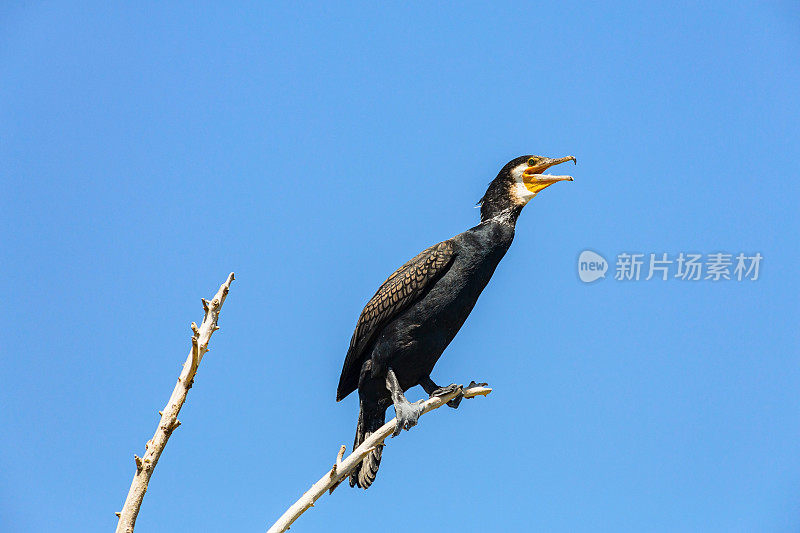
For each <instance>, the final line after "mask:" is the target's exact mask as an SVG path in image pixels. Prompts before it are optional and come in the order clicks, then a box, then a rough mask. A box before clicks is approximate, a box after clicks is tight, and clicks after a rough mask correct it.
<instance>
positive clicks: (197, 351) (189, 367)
mask: <svg viewBox="0 0 800 533" xmlns="http://www.w3.org/2000/svg"><path fill="white" fill-rule="evenodd" d="M233 280H234V277H233V272H231V273H230V274H229V275H228V279H227V280H225V283H223V284H222V285H221V286H220V288H219V290H218V291H217V294H216V295H214V298H212V299H211V301H208V300H206V299H205V298H203V299H202V302H203V311H205V316H204V317H203V321H202V322H201V323H200V326H199V327H198V326H197V324H195V323H194V322H192V325H191V328H192V347H191V349H190V350H189V356H188V357H187V358H186V362H185V363H183V370H182V371H181V375H180V377H179V378H178V383H176V384H175V388H174V389H173V391H172V395H171V396H170V398H169V401H168V402H167V405H166V407H164V410H163V411H159V414H160V415H161V420H160V421H159V423H158V428H157V429H156V432H155V434H154V435H153V438H152V439H150V440H149V441H147V443H146V444H145V445H144V446H145V453H144V455H143V456H142V457H139V456H138V455H134V456H133V460H134V463H135V465H136V472H135V473H134V475H133V481H132V482H131V488H130V490H129V491H128V497H127V498H126V499H125V505H124V506H123V507H122V511H121V512H119V513H117V516H119V521H118V522H117V533H133V528H134V525H135V524H136V517H137V516H138V515H139V509H140V508H141V506H142V500H143V499H144V494H145V492H147V485H148V483H149V482H150V477H151V476H152V475H153V470H155V468H156V464H157V463H158V459H159V457H161V453H162V452H163V451H164V447H165V446H166V445H167V441H168V440H169V437H170V436H171V435H172V432H173V431H175V429H176V428H177V427H178V426H180V425H181V423H180V421H179V420H178V413H180V410H181V407H183V403H184V402H185V401H186V395H187V394H188V393H189V389H191V388H192V383H193V382H194V376H195V374H196V373H197V367H198V365H199V364H200V361H202V360H203V355H205V353H206V352H207V351H208V341H209V340H211V335H212V334H213V333H214V332H215V331H217V330H218V329H219V326H217V320H219V312H220V310H221V309H222V304H224V303H225V298H226V297H227V296H228V290H229V289H230V287H231V282H232V281H233Z"/></svg>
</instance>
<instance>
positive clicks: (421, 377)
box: [336, 155, 577, 489]
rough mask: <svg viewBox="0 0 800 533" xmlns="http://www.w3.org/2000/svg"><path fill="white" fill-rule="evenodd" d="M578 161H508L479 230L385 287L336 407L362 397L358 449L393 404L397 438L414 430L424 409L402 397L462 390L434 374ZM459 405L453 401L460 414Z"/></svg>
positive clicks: (487, 199)
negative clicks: (546, 195)
mask: <svg viewBox="0 0 800 533" xmlns="http://www.w3.org/2000/svg"><path fill="white" fill-rule="evenodd" d="M565 161H573V162H576V163H577V161H576V159H575V158H574V157H573V156H568V157H562V158H559V159H550V158H547V157H540V156H535V155H525V156H521V157H517V158H516V159H512V160H511V161H509V162H508V163H507V164H506V165H505V166H504V167H503V168H502V169H501V170H500V172H499V173H498V174H497V177H496V178H495V179H494V180H492V182H491V183H490V184H489V187H488V189H487V190H486V194H484V195H483V198H481V200H480V201H479V202H478V203H479V205H480V207H481V222H480V224H478V225H477V226H475V227H474V228H471V229H468V230H467V231H465V232H464V233H460V234H458V235H456V236H455V237H453V238H451V239H448V240H446V241H443V242H440V243H439V244H435V245H433V246H431V247H430V248H427V249H426V250H423V251H422V252H420V253H419V254H418V255H416V256H415V257H414V258H412V259H411V260H410V261H408V262H407V263H406V264H404V265H403V266H401V267H400V268H398V269H397V270H396V271H395V272H394V274H392V275H391V276H389V278H388V279H387V280H386V281H384V282H383V285H381V286H380V288H379V289H378V292H376V293H375V295H374V296H373V297H372V298H371V299H370V301H369V302H367V305H366V307H364V310H363V311H362V312H361V316H359V318H358V323H357V324H356V329H355V332H353V337H352V339H351V340H350V348H349V349H348V350H347V356H346V357H345V361H344V366H343V367H342V375H341V377H340V378H339V386H338V388H337V391H336V401H339V400H341V399H343V398H344V397H345V396H347V395H348V394H350V393H351V392H353V391H354V390H356V389H358V395H359V399H360V411H359V414H358V426H357V428H356V438H355V442H354V444H353V449H355V448H356V447H357V446H359V445H360V444H361V443H362V442H364V439H366V438H367V437H368V436H369V435H370V434H371V433H373V432H374V431H376V430H377V429H378V428H380V427H381V426H382V425H383V424H384V423H385V418H384V417H385V414H386V409H387V408H388V407H389V406H390V405H392V404H394V408H395V413H396V415H397V426H396V428H395V432H394V434H395V435H397V434H399V433H400V431H401V430H402V429H403V428H405V429H409V428H411V427H413V426H414V425H416V423H417V419H418V418H419V415H420V404H421V403H422V401H419V402H416V403H411V402H409V401H408V400H407V399H406V397H405V395H404V394H403V393H404V392H405V391H406V390H408V389H409V388H411V387H413V386H415V385H422V388H423V389H425V392H426V393H428V394H429V395H431V396H434V395H442V394H446V393H449V392H452V391H454V390H456V389H459V388H460V386H458V385H455V384H453V385H449V386H447V387H439V386H438V385H437V384H436V383H434V382H433V380H432V379H431V376H430V374H431V371H432V370H433V366H434V365H435V364H436V361H437V360H438V359H439V356H441V354H442V352H443V351H444V349H445V348H446V347H447V345H448V344H450V341H451V340H453V337H455V335H456V333H458V330H459V328H461V325H462V324H463V323H464V321H465V320H466V319H467V316H468V315H469V313H470V311H472V308H473V307H474V305H475V302H476V301H477V300H478V296H479V295H480V293H481V291H482V290H483V288H484V287H485V286H486V284H487V283H488V282H489V278H491V277H492V273H494V270H495V268H496V267H497V264H498V263H499V262H500V260H501V259H502V258H503V256H504V255H505V253H506V250H508V247H509V246H510V245H511V241H512V240H513V238H514V226H515V224H516V222H517V217H519V215H520V212H521V211H522V208H523V207H524V206H525V204H527V203H528V202H529V201H530V200H531V199H532V198H533V197H534V196H536V194H537V193H539V192H540V191H541V190H542V189H544V188H545V187H548V186H549V185H552V184H553V183H555V182H557V181H565V180H566V181H572V177H571V176H552V175H549V174H542V172H544V171H545V170H546V169H547V168H549V167H551V166H553V165H557V164H559V163H563V162H565ZM460 400H461V397H460V396H459V397H457V399H456V400H454V401H451V402H450V403H449V405H450V406H451V407H454V408H455V407H458V403H459V402H460ZM382 451H383V446H378V447H377V448H376V449H375V450H374V451H372V452H370V454H369V455H367V457H365V458H364V460H363V461H362V462H361V464H360V465H359V466H358V467H357V468H356V469H355V470H354V471H353V473H352V474H351V476H350V486H351V487H354V486H356V485H358V486H359V487H361V488H364V489H366V488H368V487H369V486H370V485H371V484H372V482H373V481H374V480H375V475H376V474H377V472H378V466H379V465H380V461H381V453H382Z"/></svg>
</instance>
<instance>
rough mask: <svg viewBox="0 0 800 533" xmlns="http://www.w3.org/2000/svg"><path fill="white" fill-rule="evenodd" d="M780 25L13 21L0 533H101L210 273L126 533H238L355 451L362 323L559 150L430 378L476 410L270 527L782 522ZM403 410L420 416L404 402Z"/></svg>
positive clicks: (734, 15)
mask: <svg viewBox="0 0 800 533" xmlns="http://www.w3.org/2000/svg"><path fill="white" fill-rule="evenodd" d="M799 22H800V9H798V7H797V5H796V4H795V3H793V2H778V3H773V4H771V5H769V6H767V5H764V4H762V3H751V4H749V5H745V4H742V5H739V6H732V5H731V3H730V2H704V3H697V2H685V3H670V4H669V5H668V6H667V5H665V6H663V7H657V6H655V5H652V4H650V3H641V2H632V3H627V4H623V3H613V4H607V5H601V4H598V3H594V2H592V3H560V5H559V7H558V8H553V7H547V6H543V5H533V4H527V3H497V2H492V3H491V4H471V3H464V4H450V3H448V4H439V3H425V6H424V7H420V6H399V5H391V6H388V5H382V6H376V5H374V3H363V4H360V5H355V4H351V5H350V6H348V7H331V6H329V5H321V4H312V3H281V4H278V3H270V4H269V5H262V4H256V3H254V4H245V5H239V6H238V7H228V8H219V7H213V6H211V5H209V4H196V3H194V2H192V3H189V2H187V3H173V4H171V5H170V6H168V7H165V6H163V5H160V4H157V3H137V5H136V6H123V5H121V4H114V5H109V4H108V3H106V2H97V3H94V4H92V5H81V6H79V5H77V4H74V5H68V4H67V3H58V2H47V3H38V2H37V3H18V2H6V3H4V4H3V6H2V8H0V123H1V124H2V134H1V136H2V138H1V139H0V161H2V165H1V168H0V173H1V174H0V177H1V178H2V191H1V194H0V212H2V217H0V224H2V228H1V231H0V235H1V236H2V237H1V238H2V248H0V268H1V269H2V279H0V293H1V294H2V300H1V301H2V306H0V322H1V323H2V328H0V329H1V330H2V334H1V335H2V342H1V343H0V402H2V409H0V424H1V425H2V431H1V432H0V434H1V435H2V436H0V445H2V450H3V453H2V457H1V458H0V470H1V471H2V475H1V476H0V477H2V481H0V529H2V530H3V531H4V532H9V533H10V532H17V531H69V532H71V531H76V532H77V531H81V532H82V531H108V530H110V529H112V528H113V527H114V526H115V523H116V519H115V517H114V511H117V510H119V509H120V508H121V506H122V502H123V500H124V497H125V494H126V492H127V490H128V487H129V484H130V480H131V477H132V474H133V468H134V464H133V459H132V456H133V454H134V453H138V454H140V455H141V454H142V452H143V451H144V443H145V441H146V440H147V439H149V438H150V436H151V435H152V432H153V431H154V429H155V427H156V423H157V420H158V417H157V411H158V410H159V409H161V408H162V407H163V406H164V404H165V402H166V400H167V398H168V396H169V393H170V391H171V390H172V387H173V385H174V383H175V379H176V378H177V376H178V373H179V371H180V365H181V363H182V362H183V360H184V358H185V356H186V353H187V349H188V346H189V327H188V326H189V322H191V321H192V320H197V321H199V319H200V318H201V316H202V311H201V307H200V297H209V296H211V295H212V294H213V293H214V292H215V291H216V289H217V287H218V286H219V284H220V283H221V282H222V281H223V280H224V279H225V276H226V274H227V273H228V272H230V271H235V272H236V275H237V281H236V282H235V284H234V286H233V289H232V292H231V294H230V297H229V298H228V302H227V303H226V305H225V309H224V311H223V315H222V318H221V321H220V325H221V327H222V329H221V330H220V331H219V332H218V334H217V335H216V336H215V337H214V338H213V340H212V351H211V352H210V353H209V355H208V356H206V358H205V360H204V361H203V365H202V367H201V369H200V372H199V374H198V377H197V380H196V384H195V387H194V388H193V389H192V391H191V393H190V396H189V400H188V402H187V404H186V405H185V407H184V411H183V413H182V414H181V420H182V422H183V425H182V426H181V428H180V429H179V430H178V431H176V433H175V434H174V436H173V438H172V440H171V441H170V443H169V446H168V447H167V450H166V452H165V454H164V455H163V457H162V459H161V462H160V463H159V465H158V468H157V470H156V473H155V476H154V478H153V480H152V483H151V486H150V490H149V492H148V493H147V497H146V498H145V502H144V506H143V509H142V512H141V514H140V516H139V521H138V523H137V525H138V526H139V527H138V529H137V531H138V530H141V531H142V532H156V531H159V532H161V531H163V532H173V531H263V530H265V529H266V527H267V526H268V525H269V524H271V523H272V521H273V520H274V519H275V518H277V516H278V515H279V514H280V513H281V512H282V511H283V510H284V508H285V507H286V506H287V505H288V504H290V503H291V502H293V501H294V500H295V499H296V498H297V497H298V496H299V495H300V493H301V492H303V491H304V490H305V489H307V488H308V486H309V485H310V484H311V482H312V481H315V480H316V479H318V478H319V477H320V476H321V475H322V473H323V472H324V471H325V470H326V469H327V468H329V467H330V465H331V464H332V462H333V460H334V457H335V455H336V451H337V449H338V447H339V445H340V444H342V443H346V444H347V445H348V448H349V446H350V444H351V443H352V437H353V433H354V429H355V421H356V413H357V399H356V397H355V396H351V397H348V398H347V399H346V400H345V401H343V402H341V403H338V404H337V403H335V402H334V396H335V388H336V383H337V379H338V375H339V371H340V368H341V364H342V361H343V357H344V354H345V351H346V348H347V345H348V342H349V339H350V334H351V332H352V327H353V325H354V323H355V320H356V318H357V315H358V313H359V311H360V310H361V308H362V306H363V304H364V303H365V301H366V300H367V299H368V298H369V296H371V294H372V293H373V291H374V290H375V289H376V288H377V286H378V285H379V283H380V282H381V281H382V280H383V279H384V278H385V277H386V276H387V275H388V274H389V273H390V272H391V271H392V270H394V269H395V268H396V267H397V266H398V265H400V264H401V263H403V262H404V261H405V260H406V259H408V258H409V257H411V256H412V255H414V254H415V253H416V252H418V251H419V250H420V249H422V248H423V247H425V246H428V245H430V244H432V243H435V242H438V241H440V240H443V239H446V238H448V237H450V236H452V235H454V234H456V233H458V232H460V231H463V230H464V229H466V228H468V227H470V226H471V225H473V224H474V223H475V222H476V220H477V218H478V212H477V210H475V209H474V208H473V206H474V204H475V201H476V200H477V199H478V198H480V196H481V195H482V194H483V192H484V189H485V186H486V184H487V183H488V181H489V180H490V179H492V178H493V177H494V176H495V174H496V173H497V170H498V169H499V168H500V166H501V165H502V164H503V163H505V162H506V161H507V160H509V159H511V158H512V157H515V156H517V155H520V154H525V153H537V154H543V155H565V154H574V155H575V156H577V158H578V166H577V167H570V168H569V171H570V172H571V173H572V174H573V175H574V176H575V182H574V183H567V184H558V185H556V186H554V187H552V188H550V189H548V190H547V191H545V192H544V193H542V194H541V195H539V196H538V197H537V198H536V199H535V200H534V201H533V202H532V203H531V204H530V205H529V206H528V207H527V208H526V210H525V212H524V213H523V216H522V218H521V219H520V222H519V224H518V226H517V238H516V241H515V243H514V245H513V246H512V248H511V250H510V252H509V253H508V255H507V256H506V258H505V259H504V260H503V262H502V263H501V265H500V267H499V269H498V270H497V272H496V274H495V276H494V279H493V280H492V282H491V283H490V285H489V287H488V288H487V290H486V291H485V293H484V295H483V296H482V297H481V300H480V301H479V303H478V305H477V307H476V308H475V310H474V311H473V313H472V315H471V317H470V318H469V320H468V321H467V323H466V325H465V327H464V329H463V330H462V332H461V333H460V334H459V335H458V337H457V338H456V339H455V341H454V342H453V343H452V344H451V346H450V347H449V349H448V351H447V352H446V353H445V355H444V356H443V358H442V360H441V361H440V363H439V364H438V366H437V368H436V370H435V373H434V378H435V379H436V380H438V381H440V382H442V383H449V382H451V381H457V382H461V383H464V382H468V381H469V380H470V379H473V378H475V379H479V380H485V381H488V382H490V384H491V385H492V386H494V387H495V393H494V394H493V395H492V396H490V397H489V398H487V399H479V400H474V401H472V402H470V403H467V404H464V405H463V407H462V409H460V410H459V411H457V412H456V411H450V410H445V411H442V412H438V413H436V414H435V415H431V416H428V417H425V418H423V419H422V421H421V424H420V426H419V427H417V428H415V429H413V430H412V431H411V432H409V433H407V434H404V435H403V436H402V438H398V439H395V440H393V441H391V442H390V444H389V446H388V448H387V449H386V451H385V452H384V462H383V465H382V466H381V471H380V474H379V478H378V481H377V482H376V484H375V485H374V487H373V488H372V489H370V490H369V491H368V492H366V493H364V492H360V491H355V490H351V489H349V488H344V487H343V488H342V489H340V490H338V491H337V492H336V493H334V494H333V496H330V497H328V496H326V497H325V498H324V499H323V500H322V501H321V502H320V503H319V504H318V505H317V507H316V508H315V509H313V510H312V511H310V512H309V513H307V514H306V515H305V516H304V517H303V518H302V519H301V521H300V522H298V523H297V525H296V527H295V528H294V529H293V531H294V530H295V529H296V530H297V531H331V532H337V531H352V530H353V529H352V528H353V527H354V524H358V525H359V527H361V525H364V527H375V528H383V529H387V530H389V531H394V530H398V531H399V530H408V531H423V532H434V531H435V532H440V531H443V530H448V529H451V528H455V529H459V530H461V529H473V528H480V529H483V530H489V531H518V530H542V531H679V530H680V531H698V530H702V531H737V530H740V531H754V530H761V531H797V530H798V528H800V503H798V502H800V499H798V494H800V445H798V444H799V442H800V441H799V440H798V439H799V438H800V396H799V395H800V366H799V363H800V358H799V357H798V341H799V340H800V339H799V338H798V329H797V324H798V318H800V313H799V312H798V311H799V310H800V309H799V308H798V307H799V304H798V298H797V297H798V289H800V285H799V284H798V275H797V264H798V257H800V254H799V253H798V252H800V250H799V249H798V248H799V246H798V222H797V216H796V212H797V208H798V196H800V195H798V192H800V191H799V189H800V187H799V186H798V155H800V154H799V153H798V146H799V145H800V134H799V133H798V120H800V104H799V103H798V96H797V95H798V87H800V68H798V57H800V24H798V23H799ZM585 248H591V249H594V250H597V251H600V252H602V253H604V254H605V255H606V256H607V257H609V258H611V259H612V261H613V257H614V256H615V255H616V254H617V253H618V252H621V251H639V252H645V253H648V252H656V253H658V252H669V253H677V252H680V251H699V252H703V253H711V252H716V251H720V250H722V251H727V252H731V253H737V252H739V251H744V252H760V253H761V254H762V255H763V256H764V262H763V264H762V269H761V279H759V280H758V281H756V282H741V283H739V282H725V283H718V284H714V283H711V282H699V283H694V284H692V283H686V282H680V281H675V280H673V281H669V282H658V281H651V282H644V281H641V282H638V283H627V284H626V283H623V282H618V281H614V280H613V279H610V278H609V279H606V280H603V281H599V282H597V283H595V284H592V285H586V284H582V283H581V282H580V281H579V280H578V277H577V275H576V265H575V263H576V258H577V256H578V254H579V252H580V251H581V250H583V249H585ZM423 394H424V393H423V392H422V391H421V390H419V389H415V390H412V391H411V393H410V397H411V398H412V399H415V398H419V397H422V395H423Z"/></svg>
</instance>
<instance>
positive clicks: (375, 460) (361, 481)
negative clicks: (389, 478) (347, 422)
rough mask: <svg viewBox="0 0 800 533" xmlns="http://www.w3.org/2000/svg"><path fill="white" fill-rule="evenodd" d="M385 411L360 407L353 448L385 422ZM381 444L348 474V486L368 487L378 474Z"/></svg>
mask: <svg viewBox="0 0 800 533" xmlns="http://www.w3.org/2000/svg"><path fill="white" fill-rule="evenodd" d="M385 419H386V411H385V410H383V411H378V412H366V413H365V412H364V408H363V407H362V408H361V409H360V410H359V412H358V426H356V438H355V441H354V442H353V450H355V449H356V448H358V447H359V446H360V445H361V443H362V442H364V441H365V440H366V439H367V438H368V437H369V436H370V435H372V434H373V433H374V432H375V431H377V430H378V429H380V427H381V426H382V425H383V424H384V423H385ZM382 453H383V444H379V445H378V446H377V447H376V448H375V449H374V450H372V451H371V452H369V454H368V455H367V456H366V457H364V460H363V461H361V463H360V464H359V465H358V466H357V467H356V468H355V470H353V472H352V473H351V474H350V486H351V487H355V486H358V487H360V488H362V489H367V488H369V486H370V485H372V482H373V481H375V476H377V475H378V467H379V466H380V464H381V454H382Z"/></svg>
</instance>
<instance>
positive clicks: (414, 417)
mask: <svg viewBox="0 0 800 533" xmlns="http://www.w3.org/2000/svg"><path fill="white" fill-rule="evenodd" d="M423 401H424V400H420V401H418V402H414V403H411V402H409V401H408V400H405V401H404V402H396V403H395V404H394V412H395V415H396V416H397V422H396V424H395V428H394V432H393V433H392V437H396V436H398V435H399V434H400V432H401V431H402V430H404V429H405V430H406V431H408V430H409V429H411V428H413V427H414V426H416V425H417V422H418V421H419V417H420V415H421V414H422V403H423Z"/></svg>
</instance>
